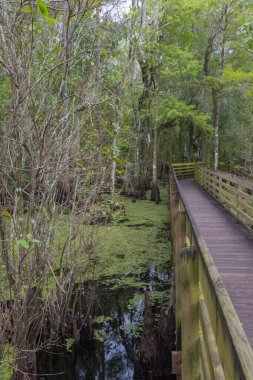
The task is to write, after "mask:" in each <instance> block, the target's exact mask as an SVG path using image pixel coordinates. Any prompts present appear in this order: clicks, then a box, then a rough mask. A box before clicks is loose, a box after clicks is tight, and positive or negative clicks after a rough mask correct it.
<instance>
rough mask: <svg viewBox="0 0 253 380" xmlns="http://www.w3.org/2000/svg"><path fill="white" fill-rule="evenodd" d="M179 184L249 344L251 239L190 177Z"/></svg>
mask: <svg viewBox="0 0 253 380" xmlns="http://www.w3.org/2000/svg"><path fill="white" fill-rule="evenodd" d="M180 187H181V191H182V194H183V196H184V198H185V200H186V201H187V203H188V205H189V208H190V210H191V213H192V216H193V218H194V220H195V222H196V225H197V227H198V229H199V231H200V233H201V235H202V237H203V239H204V241H205V243H206V245H207V247H208V249H209V252H210V254H211V255H212V257H213V260H214V263H215V266H216V267H217V269H218V271H219V273H220V276H221V279H222V281H223V283H224V285H225V287H226V289H227V292H228V294H229V296H230V298H231V301H232V303H233V305H234V308H235V310H236V312H237V314H238V317H239V319H240V322H241V324H242V326H243V328H244V331H245V333H246V335H247V337H248V340H249V343H250V345H251V347H253V239H252V238H251V237H250V236H249V235H248V234H247V232H246V231H245V230H244V229H243V228H242V227H241V225H239V224H238V223H237V222H236V221H235V220H234V219H233V218H232V217H231V216H230V215H229V214H228V213H227V212H225V211H224V209H223V208H221V206H219V205H218V204H217V202H216V201H215V200H214V199H212V198H211V197H210V196H209V194H208V193H207V192H206V191H205V190H203V189H202V188H201V187H200V186H199V185H198V184H197V183H196V182H195V181H194V180H192V179H185V180H181V181H180ZM252 379H253V374H252Z"/></svg>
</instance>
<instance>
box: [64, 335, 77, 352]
mask: <svg viewBox="0 0 253 380" xmlns="http://www.w3.org/2000/svg"><path fill="white" fill-rule="evenodd" d="M74 343H75V340H74V339H73V338H68V339H66V340H65V347H66V351H68V352H72V351H73V346H74Z"/></svg>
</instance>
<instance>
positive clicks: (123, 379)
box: [37, 264, 170, 380]
mask: <svg viewBox="0 0 253 380" xmlns="http://www.w3.org/2000/svg"><path fill="white" fill-rule="evenodd" d="M104 280H105V281H104V282H103V283H102V284H100V285H99V287H98V288H97V290H96V302H95V303H94V307H93V311H92V314H93V319H94V324H93V328H94V330H95V331H94V336H95V339H89V340H88V341H87V337H86V338H84V339H83V340H82V339H81V342H80V344H78V345H74V346H73V348H72V349H71V352H67V351H66V350H63V349H59V348H54V349H52V350H51V352H50V353H48V352H41V353H40V354H39V355H38V362H37V371H38V374H41V375H38V376H37V379H39V380H48V379H50V380H58V379H59V380H71V379H73V380H132V379H133V378H134V358H135V352H136V350H137V347H138V342H139V338H140V335H141V332H142V327H143V312H144V289H146V290H148V291H149V292H150V293H149V294H150V296H151V300H152V303H153V305H154V306H153V310H154V319H157V316H158V313H159V309H160V308H161V307H162V306H165V307H166V306H168V296H169V288H170V273H169V264H167V265H166V266H165V268H163V269H161V268H160V269H157V268H154V267H151V268H149V270H148V271H147V272H145V273H141V274H139V275H138V276H137V277H136V278H135V280H136V281H138V283H139V284H145V286H142V285H140V286H131V287H130V286H124V287H118V288H117V287H116V288H115V287H112V286H109V285H106V283H107V282H108V281H110V282H112V280H113V278H109V279H104ZM107 280H108V281H107ZM131 280H132V279H131ZM115 283H117V279H116V278H115ZM131 283H132V281H131ZM84 301H85V300H84ZM84 304H85V302H84ZM43 374H44V375H43ZM135 380H136V379H135ZM138 380H142V379H138Z"/></svg>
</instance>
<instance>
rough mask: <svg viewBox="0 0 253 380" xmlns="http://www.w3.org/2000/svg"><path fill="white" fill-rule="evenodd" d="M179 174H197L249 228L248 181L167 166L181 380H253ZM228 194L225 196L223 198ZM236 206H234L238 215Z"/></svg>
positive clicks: (249, 355)
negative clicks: (181, 185)
mask: <svg viewBox="0 0 253 380" xmlns="http://www.w3.org/2000/svg"><path fill="white" fill-rule="evenodd" d="M176 173H177V174H176ZM184 174H185V176H186V177H187V178H189V177H194V176H196V180H197V181H198V182H199V183H200V184H201V185H202V186H203V187H205V188H206V189H207V190H209V192H210V194H212V196H214V197H215V198H216V199H218V200H220V201H221V202H222V204H223V205H224V206H225V207H227V208H229V209H230V208H231V211H232V213H233V214H234V215H236V216H237V217H239V218H240V220H242V221H243V222H244V223H246V225H247V226H248V227H249V225H251V219H250V218H251V216H250V215H251V211H252V210H251V208H252V207H251V205H250V202H251V200H252V193H250V194H249V195H251V197H248V196H247V195H248V192H251V191H252V188H251V185H250V183H249V181H248V182H247V180H243V184H242V182H240V183H239V181H238V177H237V178H234V177H235V176H231V175H228V174H227V173H221V172H213V171H210V170H208V169H205V168H204V167H203V165H202V164H197V165H195V164H187V165H185V164H183V167H180V165H179V164H177V165H173V167H172V168H171V171H170V186H169V194H170V212H171V228H172V246H173V247H172V248H173V260H174V264H175V287H176V336H177V342H176V346H177V351H180V352H182V370H181V375H182V379H183V380H197V379H205V380H206V379H208V380H209V379H219V380H223V379H226V380H242V379H247V380H250V379H251V380H252V379H253V352H252V349H251V346H250V344H249V342H248V339H247V337H246V335H245V332H244V330H243V328H242V325H241V323H240V320H239V319H238V316H237V314H236V311H235V309H234V306H233V304H232V302H231V300H230V297H229V295H228V293H227V291H226V288H225V287H224V285H223V282H222V280H221V277H220V275H219V273H218V270H217V268H216V267H215V264H214V262H213V259H212V256H211V255H210V253H209V250H208V248H207V246H206V244H205V242H204V240H203V238H202V236H201V234H200V232H199V229H198V227H197V225H196V223H195V220H194V218H193V216H192V214H191V210H190V207H189V205H188V204H187V202H186V200H185V199H184V196H183V194H182V191H181V188H180V181H179V180H178V178H177V175H178V176H179V177H180V178H185V177H184ZM225 174H226V176H225ZM227 190H228V193H229V195H226V191H227ZM231 194H232V196H233V198H232V196H231ZM235 204H237V205H239V207H240V208H239V212H238V210H237V209H236V208H235ZM245 215H247V216H245ZM252 318H253V316H252ZM178 378H181V377H180V376H178Z"/></svg>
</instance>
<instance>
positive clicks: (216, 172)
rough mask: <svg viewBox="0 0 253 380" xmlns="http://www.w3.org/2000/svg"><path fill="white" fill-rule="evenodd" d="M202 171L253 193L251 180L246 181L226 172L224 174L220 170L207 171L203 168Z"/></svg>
mask: <svg viewBox="0 0 253 380" xmlns="http://www.w3.org/2000/svg"><path fill="white" fill-rule="evenodd" d="M204 170H205V171H207V172H209V173H212V174H213V175H216V176H220V177H222V178H223V179H226V180H228V181H231V182H233V183H235V184H237V185H239V186H243V187H245V188H247V189H249V190H252V191H253V180H251V179H248V178H246V177H241V176H238V175H235V174H231V173H228V172H224V171H222V170H213V169H209V168H205V167H204Z"/></svg>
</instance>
